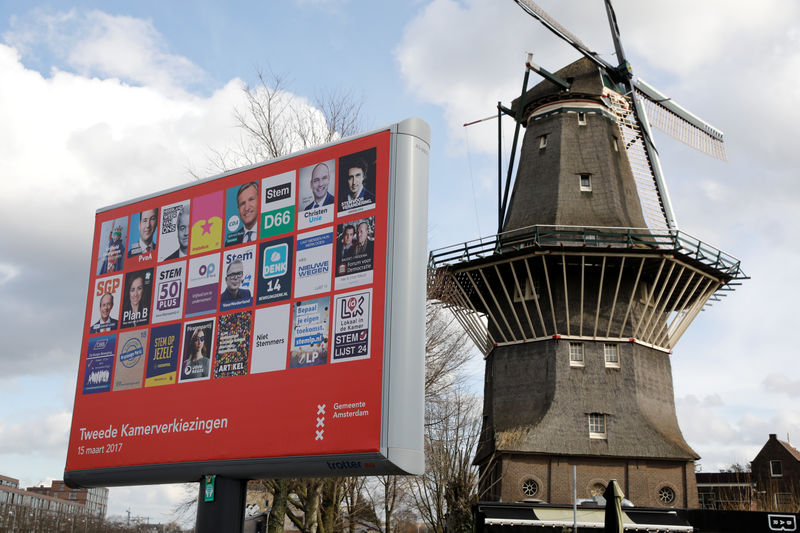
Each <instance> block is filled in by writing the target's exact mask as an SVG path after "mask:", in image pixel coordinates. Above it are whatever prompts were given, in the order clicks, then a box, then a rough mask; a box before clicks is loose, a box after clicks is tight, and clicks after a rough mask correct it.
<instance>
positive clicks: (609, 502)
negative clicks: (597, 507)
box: [603, 479, 625, 533]
mask: <svg viewBox="0 0 800 533" xmlns="http://www.w3.org/2000/svg"><path fill="white" fill-rule="evenodd" d="M624 497H625V494H623V493H622V489H621V488H620V487H619V483H617V480H616V479H612V480H611V481H609V482H608V487H606V490H605V492H603V498H605V499H606V519H605V531H606V533H623V529H624V528H623V526H622V498H624Z"/></svg>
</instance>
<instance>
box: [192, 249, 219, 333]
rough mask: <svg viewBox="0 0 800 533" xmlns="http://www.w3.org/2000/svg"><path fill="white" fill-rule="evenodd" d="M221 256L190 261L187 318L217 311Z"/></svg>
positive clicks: (214, 255)
mask: <svg viewBox="0 0 800 533" xmlns="http://www.w3.org/2000/svg"><path fill="white" fill-rule="evenodd" d="M219 271H220V256H219V254H213V255H206V256H203V257H196V258H192V259H190V260H189V275H188V280H187V282H186V286H187V291H186V316H187V317H188V316H196V315H201V314H205V313H210V312H212V311H216V310H217V300H218V299H219Z"/></svg>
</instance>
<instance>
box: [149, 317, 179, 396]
mask: <svg viewBox="0 0 800 533" xmlns="http://www.w3.org/2000/svg"><path fill="white" fill-rule="evenodd" d="M180 329H181V325H180V324H169V325H166V326H160V327H154V328H152V330H151V331H150V345H149V349H148V353H147V373H146V377H145V382H144V385H145V387H155V386H158V385H167V384H171V383H175V382H176V377H177V376H176V371H177V368H178V357H179V352H178V346H179V344H180Z"/></svg>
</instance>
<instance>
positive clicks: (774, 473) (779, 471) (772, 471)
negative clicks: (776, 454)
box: [769, 460, 783, 477]
mask: <svg viewBox="0 0 800 533" xmlns="http://www.w3.org/2000/svg"><path fill="white" fill-rule="evenodd" d="M776 466H777V467H778V468H775V467H776ZM769 475H770V476H771V477H783V463H781V461H780V460H774V461H770V462H769Z"/></svg>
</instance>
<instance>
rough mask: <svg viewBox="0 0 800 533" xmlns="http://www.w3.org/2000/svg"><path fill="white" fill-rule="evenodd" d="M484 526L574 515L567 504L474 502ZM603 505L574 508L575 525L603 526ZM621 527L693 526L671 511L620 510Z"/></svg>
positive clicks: (570, 519)
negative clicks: (542, 505) (542, 504)
mask: <svg viewBox="0 0 800 533" xmlns="http://www.w3.org/2000/svg"><path fill="white" fill-rule="evenodd" d="M478 510H479V512H480V513H482V515H483V523H484V524H485V525H486V526H535V527H552V528H559V529H560V528H562V527H572V525H573V524H574V520H575V516H574V515H573V511H572V509H571V508H568V507H528V506H509V505H507V504H506V505H503V504H499V505H492V504H478ZM604 512H605V511H604V509H602V508H578V511H577V526H578V529H579V530H580V529H581V528H583V529H597V530H602V529H603V527H604ZM622 515H623V525H624V527H625V531H652V532H661V531H664V532H669V531H682V532H692V531H694V528H692V526H691V525H689V524H688V523H687V522H685V521H684V520H682V519H681V518H680V517H679V516H678V514H677V513H676V512H675V511H671V510H664V511H657V510H654V511H648V510H633V509H628V510H623V512H622Z"/></svg>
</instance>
